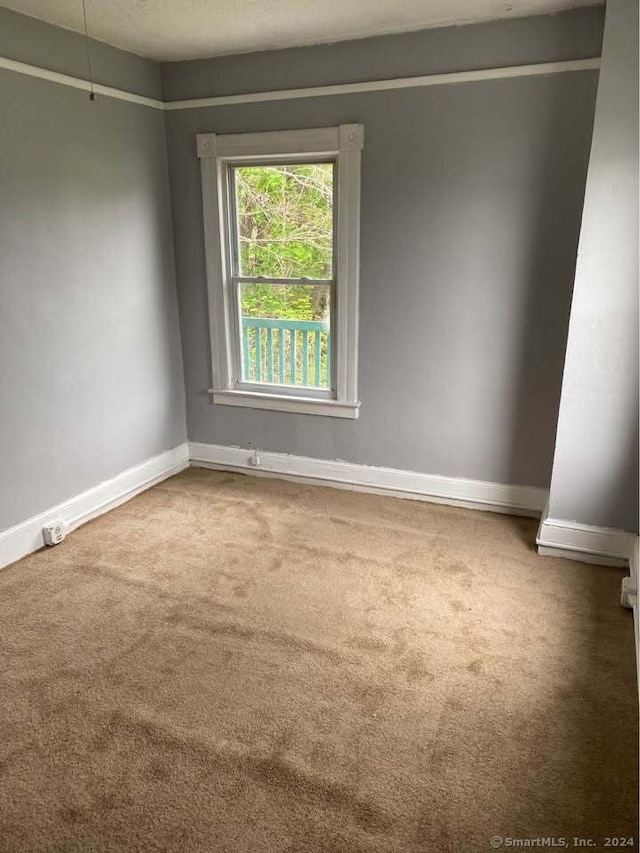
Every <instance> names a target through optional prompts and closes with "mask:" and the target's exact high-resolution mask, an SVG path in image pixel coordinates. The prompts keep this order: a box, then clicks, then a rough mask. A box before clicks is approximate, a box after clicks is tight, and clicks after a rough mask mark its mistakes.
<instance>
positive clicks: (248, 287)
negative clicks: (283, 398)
mask: <svg viewBox="0 0 640 853" xmlns="http://www.w3.org/2000/svg"><path fill="white" fill-rule="evenodd" d="M239 288H240V315H241V318H242V381H243V382H261V383H263V384H269V385H300V386H307V387H313V388H331V364H330V362H331V332H330V325H329V322H330V316H331V304H330V303H331V287H330V285H328V284H301V285H297V284H296V285H285V284H280V285H278V284H269V283H268V282H264V283H260V284H240V285H239Z"/></svg>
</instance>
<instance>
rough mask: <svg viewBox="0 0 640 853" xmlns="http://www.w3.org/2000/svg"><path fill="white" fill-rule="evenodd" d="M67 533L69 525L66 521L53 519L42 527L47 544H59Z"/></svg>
mask: <svg viewBox="0 0 640 853" xmlns="http://www.w3.org/2000/svg"><path fill="white" fill-rule="evenodd" d="M66 535H67V525H66V524H65V523H64V521H53V522H51V524H46V525H45V526H44V527H43V528H42V536H43V538H44V544H45V545H58V544H59V543H60V542H62V540H63V539H64V537H65V536H66Z"/></svg>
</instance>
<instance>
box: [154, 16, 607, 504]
mask: <svg viewBox="0 0 640 853" xmlns="http://www.w3.org/2000/svg"><path fill="white" fill-rule="evenodd" d="M601 26H602V13H601V10H600V9H589V10H582V11H580V12H572V13H567V14H563V15H556V16H553V17H547V18H538V19H536V18H532V19H524V20H521V21H512V22H509V23H494V24H487V25H482V26H473V27H458V28H452V29H451V30H437V31H426V32H423V33H420V34H411V35H409V36H391V37H385V38H382V39H370V40H366V41H363V42H361V43H350V46H346V47H345V46H344V45H335V46H333V47H312V48H304V49H301V50H295V51H279V52H277V53H269V54H253V55H251V54H250V55H246V56H242V57H230V58H223V59H215V60H210V61H204V62H203V61H197V62H193V63H175V64H169V65H165V66H163V85H164V91H165V97H167V98H181V97H192V96H205V95H211V94H224V93H225V92H226V91H231V90H232V87H233V90H234V91H236V90H237V89H238V88H239V87H240V88H241V89H242V90H244V91H257V90H259V89H274V88H281V87H283V86H286V87H297V86H300V85H313V84H318V83H326V82H344V81H350V80H355V79H362V78H363V75H369V72H370V76H373V77H393V76H397V74H404V73H407V74H419V73H425V72H436V71H440V70H453V69H457V68H459V67H461V66H463V65H464V67H469V63H470V62H471V64H472V65H473V64H475V63H477V64H478V65H480V66H489V67H491V66H500V65H508V64H519V63H524V62H533V61H546V60H549V59H569V58H579V57H584V56H597V55H599V53H600V40H601ZM470 58H471V59H470ZM298 69H299V71H298ZM596 84H597V74H596V73H595V72H580V73H570V74H559V75H554V76H549V77H538V78H521V79H512V80H496V81H487V82H483V83H474V84H466V85H458V86H443V87H434V88H423V89H405V90H398V91H394V92H385V93H379V92H378V93H367V94H359V95H344V96H336V97H324V98H313V99H300V100H295V101H283V102H270V103H262V104H248V105H242V106H229V107H218V108H209V109H196V110H186V111H181V112H171V113H168V114H167V132H168V141H169V163H170V175H171V188H172V204H173V221H174V232H175V245H176V256H177V270H178V290H179V300H180V314H181V323H182V339H183V351H184V362H185V379H186V389H187V416H188V432H189V438H190V439H191V440H193V441H202V442H214V443H219V444H235V445H241V446H248V445H249V443H251V444H253V445H254V446H258V447H261V448H265V449H269V450H277V451H283V452H290V453H298V454H304V455H309V456H315V457H320V458H340V459H346V460H349V461H352V462H357V463H365V464H373V465H386V466H391V467H397V468H401V469H408V470H414V471H423V472H428V473H432V474H443V475H449V476H462V477H471V478H478V479H484V480H490V481H494V482H502V483H519V484H527V485H534V486H543V487H546V486H548V484H549V480H550V475H551V460H552V454H553V444H554V436H555V429H556V419H557V410H558V402H559V395H560V385H561V373H562V364H563V357H564V350H565V343H566V334H567V326H568V318H569V306H570V300H571V290H572V284H573V277H574V270H575V257H576V247H577V241H578V234H579V226H580V215H581V207H582V200H583V193H584V182H585V176H586V170H587V162H588V154H589V146H590V140H591V128H592V120H593V109H594V102H595V92H596ZM227 87H228V88H227ZM340 122H362V123H363V124H364V125H365V150H364V152H363V172H362V178H363V183H362V243H361V259H362V272H361V302H360V308H361V328H360V341H361V344H360V397H361V401H362V409H361V415H360V418H359V419H358V420H356V421H345V420H338V419H329V418H322V417H314V416H309V415H296V414H286V413H278V412H264V411H258V410H253V409H241V408H231V407H225V406H220V405H213V404H212V403H211V401H210V398H209V396H208V394H207V388H209V387H210V385H211V376H210V362H209V345H208V331H207V311H206V282H205V268H204V252H203V237H202V215H201V199H200V184H199V164H198V161H197V159H196V155H195V134H196V133H197V132H201V131H202V132H205V131H216V132H218V133H233V132H242V131H258V130H277V129H287V128H296V127H314V126H322V125H335V124H338V123H340Z"/></svg>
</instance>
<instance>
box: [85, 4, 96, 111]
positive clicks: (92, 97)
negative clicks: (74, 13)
mask: <svg viewBox="0 0 640 853" xmlns="http://www.w3.org/2000/svg"><path fill="white" fill-rule="evenodd" d="M82 17H83V18H84V39H85V45H86V48H87V71H88V72H89V100H90V101H95V99H96V93H95V92H94V91H93V68H92V65H91V42H90V39H89V27H88V25H87V4H86V0H82Z"/></svg>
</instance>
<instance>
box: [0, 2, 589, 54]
mask: <svg viewBox="0 0 640 853" xmlns="http://www.w3.org/2000/svg"><path fill="white" fill-rule="evenodd" d="M601 2H603V0H86V4H87V16H88V19H89V30H90V33H91V35H92V36H93V37H94V38H97V39H99V40H100V41H104V42H107V43H109V44H112V45H116V46H117V47H121V48H124V49H125V50H130V51H132V52H134V53H138V54H140V55H141V56H148V57H150V58H152V59H158V60H174V59H195V58H197V57H206V56H219V55H221V54H229V53H247V52H249V51H255V50H267V49H270V48H280V47H293V46H295V45H304V44H317V43H321V42H332V41H343V40H344V39H350V38H358V37H360V36H371V35H383V34H384V33H393V32H403V31H405V30H417V29H422V28H426V27H440V26H444V25H447V24H467V23H471V22H475V21H485V20H492V19H498V18H516V17H523V16H525V15H541V14H547V13H551V12H559V11H561V10H563V9H570V8H573V7H575V6H594V5H598V4H599V3H601ZM0 6H6V7H7V8H8V9H13V10H14V11H16V12H21V13H22V14H24V15H30V16H31V17H34V18H39V19H40V20H42V21H47V22H48V23H51V24H57V25H58V26H60V27H64V28H66V29H69V30H76V31H77V32H82V29H83V23H82V0H0Z"/></svg>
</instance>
